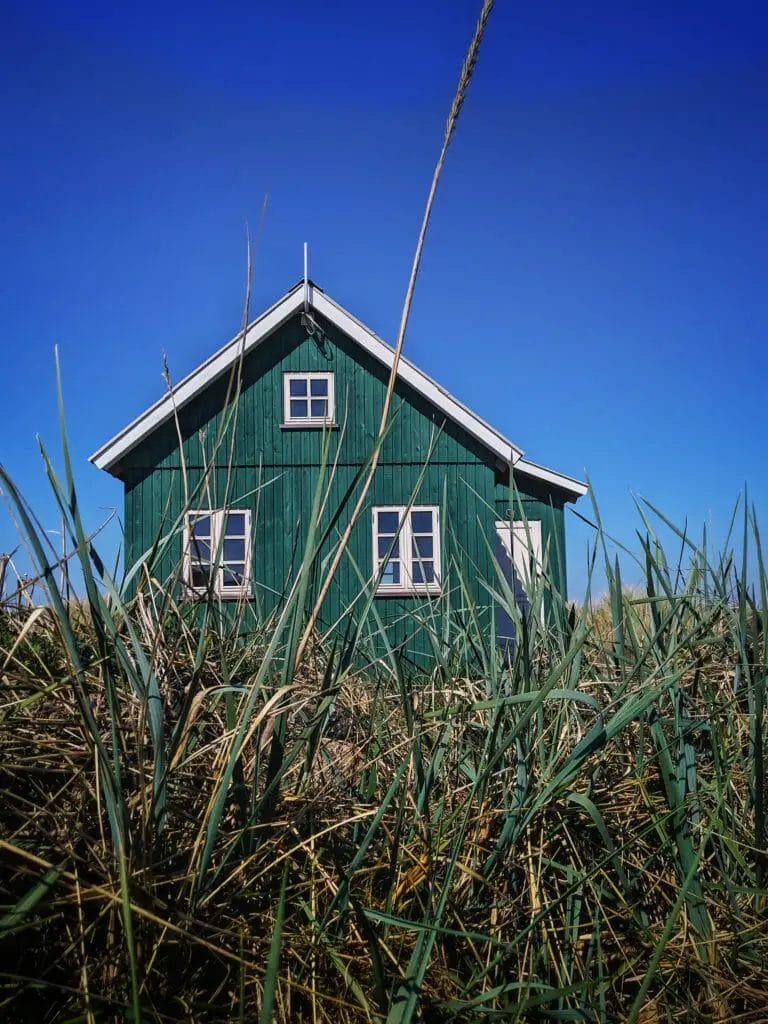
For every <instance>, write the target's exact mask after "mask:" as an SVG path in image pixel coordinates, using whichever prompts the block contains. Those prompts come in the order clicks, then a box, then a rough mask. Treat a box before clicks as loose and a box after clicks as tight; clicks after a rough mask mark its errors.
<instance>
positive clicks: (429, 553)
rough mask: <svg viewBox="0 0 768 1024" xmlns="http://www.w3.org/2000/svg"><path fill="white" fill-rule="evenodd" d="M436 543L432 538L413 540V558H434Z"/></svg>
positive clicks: (415, 538) (416, 538)
mask: <svg viewBox="0 0 768 1024" xmlns="http://www.w3.org/2000/svg"><path fill="white" fill-rule="evenodd" d="M434 546H435V542H434V540H433V539H432V537H431V536H430V537H414V538H413V557H414V558H432V557H433V556H434Z"/></svg>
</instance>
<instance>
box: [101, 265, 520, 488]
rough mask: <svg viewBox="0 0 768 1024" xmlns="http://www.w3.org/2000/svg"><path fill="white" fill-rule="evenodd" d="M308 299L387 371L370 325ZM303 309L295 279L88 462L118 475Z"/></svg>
mask: <svg viewBox="0 0 768 1024" xmlns="http://www.w3.org/2000/svg"><path fill="white" fill-rule="evenodd" d="M308 299H309V304H310V306H311V308H312V309H313V310H314V311H315V312H317V313H319V314H320V315H321V316H323V317H324V318H325V319H326V320H328V321H329V322H330V323H332V324H333V325H334V326H336V327H338V328H339V330H341V331H343V332H344V333H345V334H347V335H348V336H350V337H351V338H352V339H353V340H354V341H356V342H357V344H358V345H360V347H361V348H363V349H364V350H365V351H367V352H368V353H369V354H370V355H372V356H373V357H374V358H375V359H377V360H378V361H379V362H380V363H381V364H382V365H384V366H385V367H386V368H387V369H391V367H392V363H393V361H394V349H392V347H391V346H390V345H388V344H387V343H386V342H385V341H383V340H382V339H381V338H379V337H378V335H376V334H375V333H374V332H373V331H371V330H370V328H368V327H366V326H365V324H363V323H362V322H361V321H360V320H358V319H357V318H356V317H355V316H353V315H352V314H351V313H350V312H348V310H346V309H344V308H343V307H342V306H340V305H339V304H338V303H336V302H334V301H333V300H332V299H331V298H330V297H329V296H328V295H326V294H325V292H324V291H323V290H322V289H321V288H319V287H318V286H317V285H315V284H314V283H313V282H310V283H309V287H308ZM303 307H304V286H303V282H299V283H298V284H296V285H294V286H293V288H291V289H290V291H288V292H287V293H286V294H285V295H284V296H283V297H282V298H281V299H278V301H277V302H276V303H275V304H274V305H273V306H271V307H270V308H269V309H268V310H266V311H265V312H264V313H262V314H261V315H260V316H259V317H257V318H256V319H255V320H254V321H252V322H251V323H250V324H249V325H248V327H247V328H246V330H245V332H244V333H243V332H240V333H238V334H237V335H236V336H235V337H234V338H233V339H232V340H231V341H229V342H228V343H227V344H226V345H224V346H223V347H222V348H220V349H219V350H218V351H217V352H214V354H213V355H211V356H210V357H209V358H208V359H206V360H205V361H204V362H203V363H201V364H200V365H199V366H198V367H197V368H196V369H195V370H193V371H192V372H191V373H189V374H187V376H186V377H184V378H183V380H181V381H179V383H178V384H176V385H174V387H173V388H172V389H171V390H170V391H169V392H168V393H167V394H165V395H164V396H163V397H162V398H160V399H158V400H157V401H156V402H154V403H153V404H152V405H151V406H149V408H148V409H146V410H145V411H144V412H143V413H141V415H140V416H137V417H136V418H135V419H134V420H132V421H131V422H130V423H129V424H128V425H127V426H126V427H124V428H123V429H122V430H120V431H119V432H118V433H117V434H115V435H114V437H112V438H110V440H109V441H107V442H106V443H105V444H103V445H102V446H101V447H100V448H98V449H97V450H96V451H95V452H94V453H93V454H92V455H91V456H90V457H89V461H90V462H92V463H93V464H94V465H95V466H96V467H97V468H98V469H103V470H106V471H107V472H109V473H112V474H113V475H116V476H117V475H119V473H120V463H121V460H122V459H123V458H124V457H125V456H126V455H127V454H128V452H130V451H131V450H132V449H133V448H135V447H136V446H137V445H139V444H140V443H141V442H142V441H143V440H144V439H145V438H146V437H147V436H148V435H149V434H150V433H151V432H152V431H153V430H155V429H156V428H157V427H159V426H161V425H162V424H163V423H165V422H166V421H167V420H169V419H170V418H171V417H172V416H174V415H175V414H176V413H178V411H179V410H180V409H182V408H183V407H184V406H185V405H186V404H187V403H188V402H189V401H191V400H192V399H193V398H194V397H195V396H196V395H197V394H199V393H200V392H201V391H202V390H203V389H204V388H205V387H207V386H208V384H211V383H212V382H213V381H214V380H216V379H217V378H219V377H221V376H222V375H223V374H224V373H226V372H227V370H228V369H229V368H230V367H231V366H232V365H233V364H234V363H235V362H236V360H237V359H238V358H239V357H240V356H241V355H245V354H246V353H248V352H250V351H251V350H252V349H254V348H255V347H256V346H257V345H259V344H260V343H261V342H262V341H263V340H265V339H266V338H267V337H269V335H270V334H272V332H273V331H275V330H277V329H278V328H279V327H281V326H282V324H284V323H285V322H286V321H287V320H289V319H290V318H291V317H292V316H294V315H295V314H296V313H298V312H300V311H301V310H302V309H303ZM398 378H399V379H400V380H403V381H405V382H406V383H408V384H410V385H411V387H413V388H414V389H415V390H416V392H417V393H419V394H420V395H422V396H423V397H424V398H426V399H427V400H428V401H430V402H431V403H432V404H433V405H434V406H436V407H437V408H438V409H440V410H441V411H442V412H444V413H445V415H446V417H447V418H448V419H450V420H452V421H453V422H455V423H457V424H458V425H459V426H461V427H462V428H463V429H464V430H466V431H467V433H468V434H470V435H471V436H472V437H474V438H475V439H476V440H478V441H479V442H480V443H481V444H482V445H483V446H484V447H486V448H487V449H488V450H489V451H490V452H492V453H493V454H494V455H495V456H496V457H497V458H500V459H501V460H502V461H503V462H504V463H506V464H509V465H511V466H513V467H514V466H515V465H517V464H518V463H519V461H520V460H521V459H522V457H523V451H522V449H521V448H519V447H518V446H517V445H516V444H513V442H512V441H510V440H509V439H508V438H506V437H504V436H503V434H500V433H499V432H498V431H497V430H495V429H494V428H493V427H492V426H490V424H488V423H486V422H485V420H483V419H481V418H480V417H479V416H477V415H476V414H475V413H474V412H472V410H471V409H469V408H468V407H467V406H466V405H464V404H463V403H462V402H460V401H458V399H456V398H454V397H453V395H451V394H449V392H447V391H446V390H445V389H444V388H443V387H441V386H440V385H439V384H438V383H437V382H436V381H434V380H433V379H432V378H431V377H429V376H428V375H427V374H425V373H424V372H423V371H422V370H420V369H418V367H416V366H415V365H414V364H413V363H412V362H410V360H408V359H405V358H404V357H401V359H400V363H399V366H398Z"/></svg>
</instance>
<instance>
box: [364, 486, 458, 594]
mask: <svg viewBox="0 0 768 1024" xmlns="http://www.w3.org/2000/svg"><path fill="white" fill-rule="evenodd" d="M379 512H397V513H398V524H399V525H398V530H397V534H396V537H397V538H398V540H399V542H400V557H399V559H398V561H399V562H400V582H399V583H384V582H383V581H382V580H378V584H377V587H376V593H377V595H379V596H381V597H387V596H388V597H397V596H404V595H410V594H439V593H440V591H441V588H442V566H441V551H440V507H439V506H438V505H374V506H373V508H372V509H371V536H372V549H371V550H372V553H373V578H374V580H377V579H378V576H379V571H380V570H381V567H382V565H383V564H385V563H386V562H388V561H389V558H388V557H387V555H386V554H385V555H382V556H381V557H379V531H378V513H379ZM413 512H431V513H432V561H433V562H434V566H435V579H434V580H433V582H432V583H414V581H413V562H414V558H413V530H412V526H411V514H412V513H413ZM385 536H387V535H386V534H385Z"/></svg>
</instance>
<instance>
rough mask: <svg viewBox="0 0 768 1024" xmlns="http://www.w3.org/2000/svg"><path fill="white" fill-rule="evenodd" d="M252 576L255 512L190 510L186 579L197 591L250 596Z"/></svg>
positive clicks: (187, 518) (224, 595)
mask: <svg viewBox="0 0 768 1024" xmlns="http://www.w3.org/2000/svg"><path fill="white" fill-rule="evenodd" d="M250 576H251V513H250V511H249V510H248V509H232V510H231V511H224V510H216V511H213V510H208V509H206V510H200V511H197V512H187V514H186V518H185V524H184V580H185V582H186V584H187V587H188V588H189V590H190V591H191V592H192V593H195V594H200V595H202V594H215V595H217V596H219V597H224V598H238V597H248V596H249V595H250Z"/></svg>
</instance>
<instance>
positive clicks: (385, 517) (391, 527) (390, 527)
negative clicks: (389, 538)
mask: <svg viewBox="0 0 768 1024" xmlns="http://www.w3.org/2000/svg"><path fill="white" fill-rule="evenodd" d="M377 515H378V526H379V533H390V534H392V533H397V526H398V523H399V521H400V513H399V512H379V513H378V514H377Z"/></svg>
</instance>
